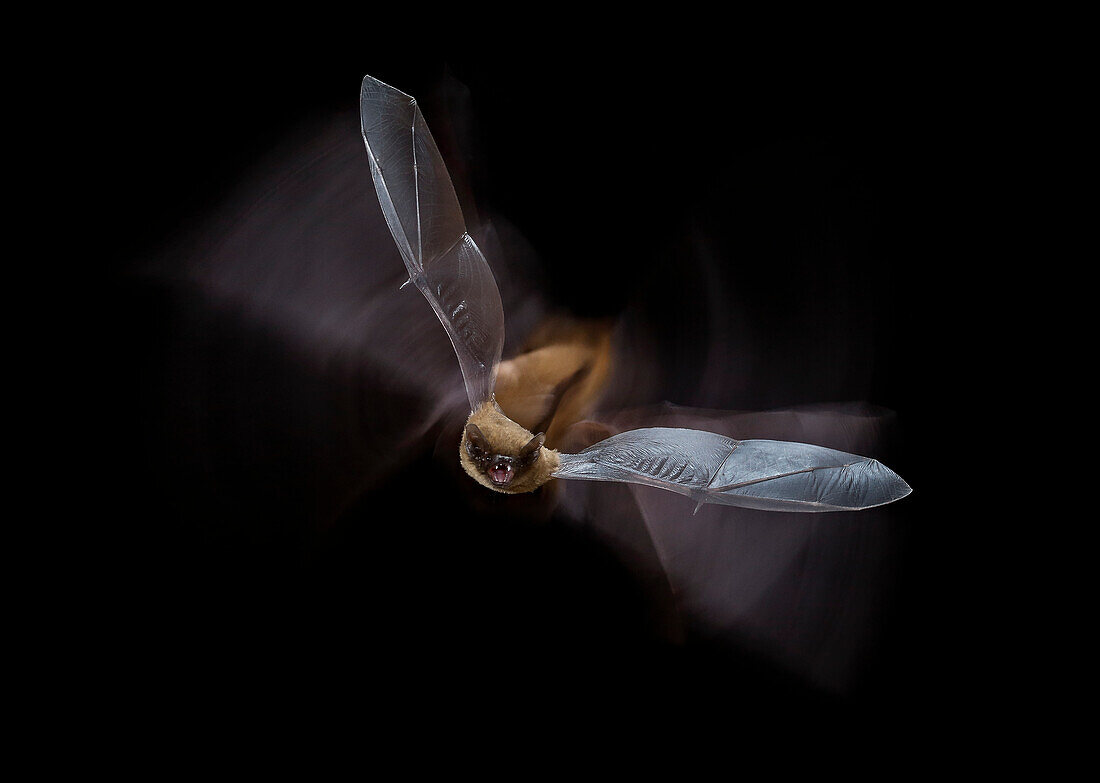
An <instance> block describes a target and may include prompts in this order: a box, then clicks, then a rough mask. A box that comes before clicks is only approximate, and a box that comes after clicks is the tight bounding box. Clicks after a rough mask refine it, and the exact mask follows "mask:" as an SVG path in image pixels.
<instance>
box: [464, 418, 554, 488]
mask: <svg viewBox="0 0 1100 783" xmlns="http://www.w3.org/2000/svg"><path fill="white" fill-rule="evenodd" d="M545 440H546V436H545V435H544V434H543V433H541V432H540V433H538V434H537V435H535V434H532V433H531V432H529V431H528V430H526V429H524V428H523V427H521V426H520V425H519V424H516V423H515V422H514V421H512V420H511V419H509V418H508V417H507V416H505V415H504V412H503V411H502V410H501V409H500V407H499V406H497V404H496V401H495V400H491V401H489V402H486V403H483V404H482V405H481V407H479V408H478V409H477V410H476V411H474V412H473V413H471V414H470V418H469V419H468V420H467V421H466V428H465V429H464V430H463V432H462V443H461V444H459V447H458V458H459V461H460V462H461V463H462V467H463V468H464V469H465V470H466V472H467V473H469V474H470V477H471V478H473V479H474V481H476V482H477V483H479V484H481V485H482V486H486V487H488V488H489V489H492V490H495V491H497V492H508V493H517V492H531V491H533V490H535V489H538V488H539V487H540V486H542V485H543V484H545V483H546V482H547V481H549V480H550V475H551V474H552V473H553V472H554V471H555V470H557V468H558V464H559V462H558V453H557V452H556V451H554V450H553V449H548V448H546V447H545V446H544V445H543V442H544V441H545Z"/></svg>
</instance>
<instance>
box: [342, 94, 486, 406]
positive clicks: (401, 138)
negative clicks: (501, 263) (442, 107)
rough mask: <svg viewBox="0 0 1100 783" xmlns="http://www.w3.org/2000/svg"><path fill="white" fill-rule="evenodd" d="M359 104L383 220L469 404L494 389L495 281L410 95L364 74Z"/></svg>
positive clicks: (364, 136)
mask: <svg viewBox="0 0 1100 783" xmlns="http://www.w3.org/2000/svg"><path fill="white" fill-rule="evenodd" d="M359 108H360V122H361V126H362V131H363V140H364V141H365V142H366V145H367V157H368V158H369V159H370V167H371V173H372V175H373V176H374V186H375V190H376V191H377V193H378V202H379V204H381V206H382V212H383V214H384V215H385V216H386V223H387V224H388V225H389V228H390V232H391V233H392V234H393V238H394V241H395V242H396V243H397V247H398V249H399V250H400V251H401V257H402V258H403V259H404V261H405V267H406V268H407V269H408V271H409V280H410V281H411V282H412V283H414V284H415V285H416V287H417V288H419V289H420V292H421V293H422V294H424V296H425V298H427V300H428V303H429V304H431V306H432V309H433V310H435V314H436V316H438V318H439V321H440V323H442V324H443V328H444V329H445V330H446V331H447V336H448V337H449V338H450V340H451V344H452V345H453V346H454V349H455V353H456V354H457V355H458V363H459V366H460V367H461V368H462V377H463V379H464V380H465V382H466V393H467V396H468V397H469V399H470V408H471V409H474V408H476V407H477V406H478V405H479V404H480V403H481V402H482V401H484V400H486V399H488V398H489V396H490V394H491V393H492V391H493V381H494V377H495V374H496V368H497V365H498V364H499V363H500V354H501V349H502V348H503V345H504V309H503V307H502V306H501V301H500V291H499V290H498V289H497V284H496V280H495V279H494V278H493V273H492V270H491V269H489V264H488V263H487V262H486V261H485V256H483V255H482V254H481V251H480V250H479V249H478V247H477V245H476V244H475V243H474V240H473V239H471V238H470V235H469V234H468V233H467V231H466V223H465V221H464V220H463V218H462V208H461V207H460V206H459V203H458V197H457V196H456V195H455V190H454V186H453V185H452V184H451V178H450V176H449V175H448V173H447V167H446V165H445V164H444V163H443V157H442V156H441V155H440V154H439V149H438V148H437V147H436V145H435V141H434V140H433V139H432V134H431V133H430V132H429V130H428V126H427V124H426V123H425V122H424V117H423V115H421V113H420V108H419V107H418V106H417V105H416V99H415V98H412V97H410V96H408V95H406V94H405V93H403V92H401V91H400V90H396V89H394V88H393V87H390V86H389V85H387V84H383V83H382V82H380V81H378V80H377V79H374V78H372V77H370V76H367V77H366V78H364V79H363V89H362V92H361V94H360V102H359Z"/></svg>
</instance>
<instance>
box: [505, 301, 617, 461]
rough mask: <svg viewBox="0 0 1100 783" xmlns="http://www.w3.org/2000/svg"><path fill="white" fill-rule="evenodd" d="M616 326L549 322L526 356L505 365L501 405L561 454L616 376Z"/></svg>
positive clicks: (536, 334) (528, 344) (605, 322)
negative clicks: (613, 343) (613, 367)
mask: <svg viewBox="0 0 1100 783" xmlns="http://www.w3.org/2000/svg"><path fill="white" fill-rule="evenodd" d="M611 327H612V323H611V321H610V320H581V319H573V318H562V317H552V318H548V319H547V320H546V321H544V322H543V323H542V324H540V325H539V327H538V328H536V329H535V330H534V332H533V333H532V334H531V336H530V337H529V338H528V339H527V340H526V343H525V345H524V349H523V353H521V354H520V355H519V356H516V357H515V358H512V359H509V360H508V361H505V362H502V363H501V365H500V367H499V369H498V371H497V379H496V399H497V402H498V403H499V404H500V406H501V408H503V409H504V410H505V411H506V412H507V414H508V416H510V417H511V418H512V419H513V420H514V421H516V422H518V423H519V424H521V425H522V426H524V427H526V428H527V429H529V430H531V431H532V432H538V431H540V430H541V431H543V432H545V433H546V443H547V445H549V446H550V447H551V448H561V445H562V439H563V438H564V437H565V433H566V431H567V430H568V429H569V428H570V427H571V426H573V425H574V424H575V423H577V422H578V421H581V420H582V419H584V418H586V417H587V416H589V415H590V413H591V411H592V408H593V407H594V405H595V403H596V401H597V399H598V398H599V396H600V394H601V392H603V389H604V386H605V385H606V384H607V379H608V376H609V374H610V371H611ZM548 419H549V420H548Z"/></svg>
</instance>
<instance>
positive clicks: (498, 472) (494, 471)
mask: <svg viewBox="0 0 1100 783" xmlns="http://www.w3.org/2000/svg"><path fill="white" fill-rule="evenodd" d="M515 474H516V469H515V468H514V467H512V463H511V462H506V461H504V460H497V461H496V462H494V463H493V466H492V467H491V468H489V479H490V480H491V481H492V482H493V483H494V484H496V485H497V486H498V487H503V486H504V485H505V484H507V483H508V482H509V481H511V480H512V476H514V475H515Z"/></svg>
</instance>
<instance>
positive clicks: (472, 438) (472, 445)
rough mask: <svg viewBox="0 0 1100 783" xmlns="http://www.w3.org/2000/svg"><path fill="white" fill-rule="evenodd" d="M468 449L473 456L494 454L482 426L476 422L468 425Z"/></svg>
mask: <svg viewBox="0 0 1100 783" xmlns="http://www.w3.org/2000/svg"><path fill="white" fill-rule="evenodd" d="M466 450H467V451H468V452H470V456H472V457H490V456H492V453H493V451H492V449H491V448H490V447H489V440H488V439H487V438H486V437H485V435H484V434H482V432H481V428H480V427H478V426H477V425H476V424H472V423H471V424H467V425H466Z"/></svg>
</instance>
